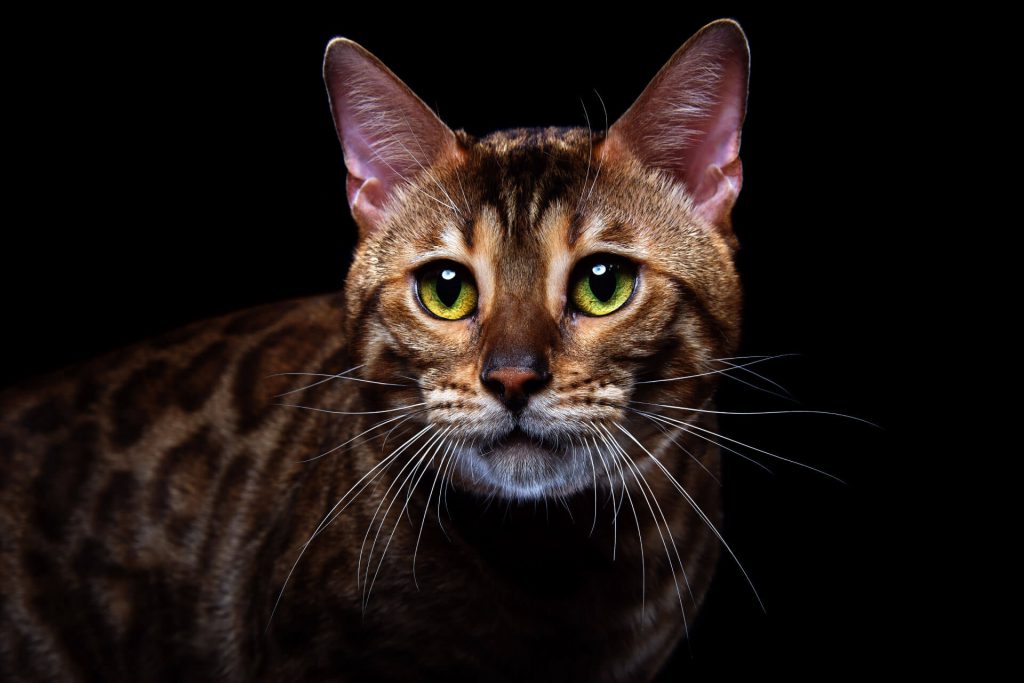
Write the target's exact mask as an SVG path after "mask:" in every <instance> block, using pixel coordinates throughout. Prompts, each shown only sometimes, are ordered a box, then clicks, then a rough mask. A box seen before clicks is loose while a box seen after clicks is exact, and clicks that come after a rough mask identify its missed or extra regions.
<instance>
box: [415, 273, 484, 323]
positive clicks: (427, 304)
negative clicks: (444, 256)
mask: <svg viewBox="0 0 1024 683" xmlns="http://www.w3.org/2000/svg"><path fill="white" fill-rule="evenodd" d="M416 295H417V297H419V300H420V303H421V304H423V308H425V309H427V311H428V312H429V313H431V314H432V315H434V316H436V317H438V318H442V319H444V320H460V319H462V318H466V317H468V316H469V315H470V314H472V313H473V311H475V310H476V300H477V291H476V283H475V282H473V276H472V275H470V274H469V270H467V269H466V267H465V266H461V265H459V264H458V263H455V262H454V261H436V262H434V263H430V264H428V265H426V266H425V267H424V268H423V269H421V270H420V271H419V272H418V273H417V275H416Z"/></svg>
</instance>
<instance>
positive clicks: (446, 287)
mask: <svg viewBox="0 0 1024 683" xmlns="http://www.w3.org/2000/svg"><path fill="white" fill-rule="evenodd" d="M461 291H462V276H461V275H460V274H459V273H458V271H456V270H454V269H452V268H443V269H441V272H440V273H438V274H437V298H438V299H440V300H441V303H443V304H444V305H445V306H446V307H447V308H451V307H452V306H454V305H455V301H456V300H457V299H458V298H459V293H460V292H461Z"/></svg>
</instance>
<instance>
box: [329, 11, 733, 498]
mask: <svg viewBox="0 0 1024 683" xmlns="http://www.w3.org/2000/svg"><path fill="white" fill-rule="evenodd" d="M746 55H747V52H746V43H745V40H744V39H743V35H742V32H741V31H740V30H739V28H738V26H736V25H735V24H734V23H732V22H716V23H715V24H711V25H709V26H708V27H705V28H704V29H702V31H701V32H699V33H698V34H696V35H695V36H694V38H691V40H690V41H688V42H687V44H686V45H684V46H683V47H682V48H680V50H679V51H678V52H677V53H676V54H675V55H674V56H673V58H672V59H671V60H670V61H669V63H668V64H666V66H665V68H663V69H662V71H661V72H659V74H658V75H657V76H656V78H655V79H654V81H652V83H651V85H650V86H648V88H647V89H646V90H645V91H644V94H643V95H641V97H640V98H639V99H638V100H637V102H636V103H635V104H634V105H633V107H631V108H630V110H629V111H628V112H627V113H626V114H625V115H624V116H623V117H622V118H621V119H619V121H617V122H616V123H615V125H613V126H612V127H611V128H609V129H608V130H607V131H596V132H595V131H592V130H589V129H586V128H573V129H556V128H548V129H515V130H508V131H500V132H497V133H493V134H491V135H488V136H486V137H483V138H479V139H478V138H474V137H472V136H470V135H469V134H467V133H465V132H464V131H457V132H453V131H451V130H449V129H448V128H447V127H446V126H444V124H443V123H441V122H440V121H439V120H437V118H436V117H434V116H433V114H432V113H431V112H430V111H429V110H428V109H427V108H426V107H425V106H424V105H423V104H422V102H420V101H419V100H418V98H416V97H415V95H413V94H412V93H411V92H409V91H408V89H407V88H406V87H405V86H404V85H403V84H402V83H401V82H400V81H398V80H397V78H396V77H394V75H393V74H391V72H390V71H388V70H387V69H386V67H384V66H383V65H382V64H380V63H379V61H377V60H376V59H375V58H374V57H373V56H372V55H369V53H366V52H365V50H363V49H362V48H360V47H359V46H357V45H355V44H354V43H351V42H350V41H345V40H343V39H341V40H335V41H333V42H332V43H331V46H330V47H329V49H328V53H327V59H326V62H325V77H326V79H327V83H328V86H329V89H330V92H331V102H332V107H333V110H334V114H335V121H336V124H337V128H338V132H339V137H340V138H341V141H342V144H343V147H344V149H345V159H346V165H347V167H348V170H349V179H348V196H349V202H350V205H351V207H352V211H353V215H354V217H355V219H356V222H357V224H358V225H359V227H360V241H359V245H358V247H357V252H356V257H355V259H354V261H353V264H352V267H351V270H350V275H349V279H348V282H347V289H346V296H347V300H348V310H349V311H350V312H352V314H353V317H352V319H351V320H350V324H351V325H352V329H353V334H352V337H351V338H352V339H353V340H355V345H356V348H355V349H354V353H355V354H356V356H357V361H356V362H358V363H360V364H362V373H363V375H364V376H365V377H367V378H370V379H373V380H375V381H379V382H384V383H392V384H398V383H406V384H408V383H413V382H414V383H415V386H413V387H406V388H401V389H396V390H390V391H381V392H379V393H378V395H376V396H375V400H376V401H378V402H379V403H380V406H381V407H380V409H381V410H394V411H395V415H396V416H397V415H403V416H405V417H404V418H403V421H404V420H408V422H409V424H410V425H416V427H417V429H420V428H421V426H422V429H426V430H428V432H429V434H431V435H432V436H430V437H429V438H431V439H433V441H430V440H429V439H428V438H426V437H424V438H423V440H422V442H421V443H422V444H425V445H424V446H423V447H424V448H426V452H427V453H431V450H430V449H434V450H433V452H434V453H436V454H441V453H446V454H451V455H452V457H451V458H449V460H448V462H449V465H450V467H449V469H450V473H449V476H450V477H451V479H452V482H453V483H454V484H455V485H456V486H460V487H462V488H464V489H468V490H475V491H479V492H481V493H496V494H498V495H501V496H504V497H509V498H519V499H530V498H534V499H535V498H538V497H545V496H554V495H566V494H570V493H573V492H576V491H579V490H583V489H589V488H590V487H591V486H592V485H594V482H595V481H597V482H603V483H607V482H608V480H609V479H610V478H611V477H612V472H611V471H609V470H608V469H607V468H604V469H603V471H598V470H600V469H601V468H600V466H598V468H595V466H594V463H595V457H596V458H599V459H600V460H599V461H601V462H603V458H601V455H602V453H603V452H605V451H607V450H608V449H611V448H616V445H615V444H616V443H632V440H634V439H635V440H636V441H637V442H638V443H640V444H652V445H651V447H652V448H653V447H654V446H653V444H654V442H655V440H652V438H653V437H654V436H657V435H659V434H660V432H661V431H663V430H664V424H663V423H659V422H657V421H656V420H655V419H653V418H652V417H650V416H649V415H645V414H644V413H648V412H649V411H650V410H651V408H652V406H653V405H655V404H659V405H663V406H664V405H672V406H683V407H688V408H698V409H699V408H701V406H703V405H704V403H705V402H706V401H707V400H708V399H709V398H710V397H711V395H712V393H713V390H714V386H715V378H716V377H717V373H716V372H715V370H716V368H720V367H721V366H716V365H715V361H716V359H720V358H723V357H727V356H730V355H732V353H733V351H734V349H735V346H736V343H737V338H738V331H739V318H740V288H739V283H738V280H737V277H736V273H735V270H734V267H733V249H734V247H735V240H734V238H733V236H732V233H731V225H730V222H729V211H730V209H731V207H732V203H733V201H734V200H735V197H736V194H737V193H738V191H739V186H740V182H741V180H740V179H741V172H740V165H739V158H738V150H739V125H740V123H741V122H742V117H743V110H744V100H745V94H746V65H747V61H746ZM665 138H669V139H665ZM680 377H688V378H689V379H687V380H676V381H664V380H669V379H675V378H680ZM403 410H405V411H406V412H404V413H403V412H401V411H403ZM692 414H693V413H683V414H682V415H680V416H679V417H680V418H685V417H688V416H690V415H692ZM441 459H442V460H443V458H441ZM642 462H646V459H644V460H643V461H641V460H639V459H638V460H637V464H638V465H640V464H642Z"/></svg>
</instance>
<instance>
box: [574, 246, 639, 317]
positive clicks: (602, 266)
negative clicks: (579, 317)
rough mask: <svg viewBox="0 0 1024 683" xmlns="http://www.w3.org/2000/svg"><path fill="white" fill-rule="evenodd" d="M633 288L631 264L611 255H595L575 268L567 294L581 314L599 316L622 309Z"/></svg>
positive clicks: (633, 273)
mask: <svg viewBox="0 0 1024 683" xmlns="http://www.w3.org/2000/svg"><path fill="white" fill-rule="evenodd" d="M635 287H636V266H635V265H634V264H633V263H631V262H630V261H627V260H626V259H624V258H622V257H619V256H613V255H611V254H596V255H594V256H591V257H588V258H586V259H584V260H583V261H581V262H580V263H579V265H578V266H576V269H575V271H574V272H573V277H572V281H571V283H570V285H569V293H570V298H571V299H572V303H573V305H574V306H575V307H576V308H577V309H578V310H579V311H580V312H581V313H584V314H585V315H590V316H602V315H608V314H609V313H613V312H615V311H617V310H618V309H620V308H622V306H623V305H624V304H625V303H626V302H627V301H628V300H629V297H630V295H631V294H632V293H633V289H634V288H635Z"/></svg>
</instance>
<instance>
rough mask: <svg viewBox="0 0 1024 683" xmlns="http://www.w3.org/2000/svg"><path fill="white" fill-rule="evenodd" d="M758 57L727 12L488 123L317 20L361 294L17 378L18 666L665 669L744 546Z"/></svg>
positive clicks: (13, 441) (236, 670) (340, 675)
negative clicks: (567, 99)
mask: <svg viewBox="0 0 1024 683" xmlns="http://www.w3.org/2000/svg"><path fill="white" fill-rule="evenodd" d="M748 73H749V50H748V47H747V40H746V37H745V35H744V33H743V31H742V29H741V28H740V26H739V25H738V24H737V23H736V22H734V21H732V20H724V19H723V20H719V21H715V22H712V23H710V24H708V25H707V26H705V27H703V28H702V29H700V31H698V32H697V33H696V34H694V36H692V37H691V38H690V39H689V40H688V41H686V43H685V44H684V45H683V46H682V47H680V48H679V50H677V51H676V53H675V54H673V55H672V57H671V58H670V59H669V60H668V62H667V63H666V64H665V66H664V67H663V68H662V69H661V70H660V71H659V72H658V73H657V74H656V75H655V77H654V79H653V80H652V81H651V82H650V84H649V85H648V86H647V88H646V89H644V91H643V92H642V93H641V94H640V96H639V97H638V99H637V100H636V101H635V102H634V103H633V105H632V106H631V107H630V108H629V109H628V110H627V111H626V112H625V113H624V114H623V115H622V116H621V117H620V118H619V119H618V120H617V121H616V122H615V123H614V124H612V125H611V126H609V127H606V129H605V130H603V131H601V130H598V131H595V130H593V129H591V128H590V127H587V128H553V127H552V128H521V129H510V130H503V131H498V132H494V133H491V134H489V135H486V136H484V137H479V138H477V137H474V136H472V135H470V134H468V133H466V132H465V131H463V130H457V131H453V130H451V129H450V128H448V127H447V126H446V125H445V124H444V123H443V122H442V121H441V120H440V119H439V118H438V117H437V116H436V115H435V114H434V113H433V112H432V111H431V110H430V109H429V108H428V107H427V106H426V105H425V104H424V103H423V102H422V101H421V100H420V99H419V98H418V97H417V96H416V95H415V94H414V93H413V92H412V91H411V90H410V89H409V88H408V87H407V86H406V85H405V84H404V83H403V82H402V81H401V80H399V78H398V77H397V76H396V75H395V74H393V73H392V72H391V71H390V70H389V69H388V68H387V67H386V66H385V65H384V64H383V63H382V62H381V61H380V60H378V59H377V58H376V57H374V56H373V55H372V54H371V53H369V52H368V51H367V50H366V49H364V48H363V47H362V46H360V45H358V44H356V43H355V42H353V41H351V40H348V39H345V38H336V39H334V40H332V41H331V42H330V43H329V44H328V46H327V50H326V54H325V59H324V78H325V83H326V85H327V89H328V94H329V102H330V107H331V111H332V114H333V116H334V120H335V125H336V129H337V133H338V137H339V140H340V142H341V145H342V148H343V151H344V161H345V166H346V169H347V172H348V175H347V181H346V196H347V199H348V203H349V207H350V209H351V213H352V216H353V219H354V221H355V224H356V226H357V228H358V233H359V235H358V243H357V246H356V250H355V255H354V259H353V262H352V266H351V269H350V272H349V275H348V278H347V280H346V284H345V288H344V290H343V292H341V293H332V294H326V295H321V296H315V297H310V298H306V299H299V300H292V301H286V302H280V303H275V304H269V305H265V306H261V307H258V308H255V309H250V310H246V311H241V312H238V313H234V314H230V315H227V316H223V317H219V318H215V319H211V320H205V321H200V322H197V323H193V324H191V325H189V326H186V327H184V328H182V329H180V330H177V331H175V332H172V333H170V334H166V335H164V336H162V337H159V338H157V339H154V340H151V341H148V342H145V343H141V344H137V345H135V346H133V347H130V348H127V349H123V350H121V351H117V352H113V353H110V354H107V355H106V356H103V357H100V358H98V359H96V360H94V361H91V362H88V363H85V364H82V365H80V366H78V367H74V368H70V369H67V370H64V371H61V372H58V373H54V374H52V375H50V376H47V377H42V378H38V379H35V380H30V381H28V382H24V383H21V384H20V385H18V386H16V387H12V388H10V389H7V390H5V391H4V392H2V393H0V574H2V576H3V577H4V587H3V591H2V594H0V667H2V668H0V677H2V678H3V679H4V680H84V679H93V678H100V679H104V680H162V679H174V680H181V679H186V678H187V679H196V680H207V679H223V680H274V681H278V680H346V681H363V680H403V681H406V680H410V681H417V680H423V681H429V680H438V679H441V678H442V677H443V678H445V679H447V680H451V679H453V678H454V679H455V680H462V679H466V680H495V681H500V680H521V679H524V678H527V677H529V678H532V679H536V680H558V681H568V680H581V681H643V680H650V679H652V678H653V677H654V676H655V675H656V674H657V672H658V671H659V670H660V669H661V667H662V666H663V664H664V663H665V661H666V659H667V657H668V656H669V654H670V653H671V652H672V651H673V649H674V648H675V647H676V646H677V645H678V643H679V642H680V641H681V640H682V639H683V638H684V637H685V636H686V635H687V633H688V631H689V629H690V628H691V627H692V623H693V618H694V616H695V615H696V613H697V612H698V610H699V608H700V605H701V603H702V600H703V597H704V594H705V592H706V590H707V587H708V584H709V582H710V580H711V578H712V576H713V574H714V570H715V566H716V563H717V561H718V558H719V556H720V555H721V554H722V553H723V548H725V550H726V551H728V547H727V546H725V545H724V541H723V540H722V539H721V536H720V535H719V534H718V532H717V527H718V525H719V522H720V505H719V496H720V489H719V451H718V446H717V444H716V442H715V439H714V438H712V436H711V435H713V434H714V433H715V432H716V427H715V422H714V414H713V410H711V406H713V397H714V393H715V389H716V385H717V380H718V379H719V378H720V376H721V372H722V371H723V369H724V368H726V367H728V366H727V365H726V363H727V362H728V360H729V359H730V357H732V356H733V355H734V353H735V350H736V347H737V345H738V341H739V334H740V318H741V315H740V311H741V289H740V284H739V280H738V277H737V273H736V270H735V267H734V263H733V256H734V253H735V250H736V248H737V246H738V244H737V240H736V237H735V235H734V232H733V229H732V224H731V218H730V215H731V210H732V207H733V204H734V202H735V201H736V198H737V196H738V193H739V191H740V187H741V185H742V166H741V162H740V158H739V146H740V132H741V128H742V124H743V120H744V117H745V113H746V97H747V80H748ZM667 406H677V407H680V409H681V410H683V411H684V412H682V413H680V412H679V410H672V411H668V410H666V407H667Z"/></svg>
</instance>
